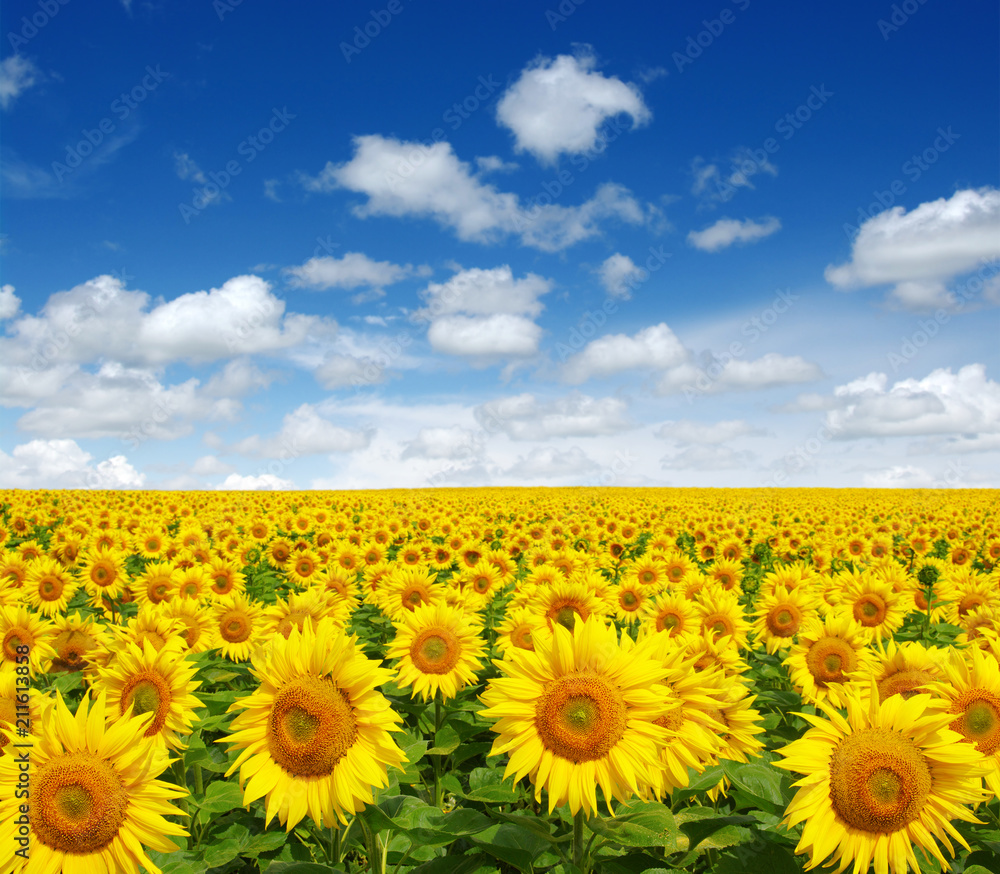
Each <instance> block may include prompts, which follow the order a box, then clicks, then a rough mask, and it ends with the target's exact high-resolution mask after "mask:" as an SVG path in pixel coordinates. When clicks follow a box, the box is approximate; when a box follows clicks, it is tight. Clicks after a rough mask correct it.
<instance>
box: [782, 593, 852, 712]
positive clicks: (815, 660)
mask: <svg viewBox="0 0 1000 874" xmlns="http://www.w3.org/2000/svg"><path fill="white" fill-rule="evenodd" d="M871 661H872V654H871V652H870V651H869V650H868V647H867V646H865V638H864V633H863V631H862V628H861V626H860V625H859V624H858V623H857V622H855V621H854V619H853V618H852V617H851V615H850V613H841V614H839V615H833V616H828V617H827V618H826V619H825V620H824V621H823V622H820V621H819V620H818V619H814V620H812V621H811V622H809V623H808V624H807V625H806V626H805V627H804V628H803V629H802V630H801V631H800V632H799V639H798V641H797V642H796V643H794V644H792V648H791V650H790V651H789V654H788V657H787V658H786V659H785V660H784V662H783V664H784V665H785V668H786V669H787V670H788V673H789V676H790V678H791V681H792V684H793V685H794V686H795V688H796V689H797V690H798V692H799V694H800V695H802V697H803V698H804V699H805V700H806V701H809V702H811V703H813V704H816V703H818V702H820V701H825V700H826V699H827V698H829V699H830V700H831V701H832V702H833V704H835V705H839V704H840V702H841V701H842V699H843V690H844V687H845V685H846V684H848V683H850V682H851V675H852V674H854V672H855V671H858V670H866V669H868V668H869V667H870V665H871Z"/></svg>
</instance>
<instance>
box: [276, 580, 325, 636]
mask: <svg viewBox="0 0 1000 874" xmlns="http://www.w3.org/2000/svg"><path fill="white" fill-rule="evenodd" d="M335 597H336V593H335V592H328V591H326V590H324V589H318V588H313V589H306V590H305V591H304V592H289V593H288V599H287V600H285V599H284V598H279V599H278V600H277V602H275V603H274V604H273V605H272V606H270V607H268V608H267V609H266V610H265V611H264V623H263V625H262V626H261V636H262V637H264V638H265V639H267V638H270V637H271V636H272V635H275V634H280V635H281V636H282V637H288V635H289V634H291V632H292V629H293V628H297V629H298V630H299V631H301V630H302V627H303V625H304V624H305V621H306V618H307V617H308V618H309V619H311V620H312V621H313V622H314V623H316V622H319V621H320V620H321V619H324V618H327V617H329V618H331V619H333V618H334V617H333V615H332V613H333V608H332V599H333V598H335ZM338 613H341V611H338ZM344 618H345V617H344V616H343V615H338V616H337V622H336V623H335V624H336V625H338V626H339V627H340V628H343V627H344V622H343V619H344Z"/></svg>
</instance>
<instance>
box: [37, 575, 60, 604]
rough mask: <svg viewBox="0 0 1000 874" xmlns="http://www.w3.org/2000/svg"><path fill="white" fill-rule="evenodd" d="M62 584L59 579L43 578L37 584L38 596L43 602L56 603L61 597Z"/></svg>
mask: <svg viewBox="0 0 1000 874" xmlns="http://www.w3.org/2000/svg"><path fill="white" fill-rule="evenodd" d="M63 588H64V586H63V582H62V580H60V579H59V577H55V576H51V577H43V578H42V581H41V582H40V583H39V584H38V594H39V595H41V596H42V599H43V600H45V601H58V600H59V599H60V598H61V597H62V593H63Z"/></svg>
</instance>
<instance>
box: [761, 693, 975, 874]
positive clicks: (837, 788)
mask: <svg viewBox="0 0 1000 874" xmlns="http://www.w3.org/2000/svg"><path fill="white" fill-rule="evenodd" d="M844 704H845V706H846V709H847V717H846V719H845V718H844V717H843V716H841V715H840V713H838V712H837V711H836V710H835V709H834V708H833V707H832V706H829V705H828V704H827V703H826V702H820V703H819V704H818V707H819V708H820V709H821V710H822V711H823V713H824V714H826V717H827V718H826V719H823V718H822V717H821V716H813V715H811V714H806V713H802V714H799V715H800V716H801V717H802V718H803V719H805V720H806V721H808V722H809V723H810V724H811V725H812V726H813V727H812V728H810V729H808V730H807V731H806V733H805V734H804V735H803V736H802V737H801V738H799V739H798V740H796V741H792V743H790V744H788V745H787V746H785V747H782V748H781V749H779V750H778V753H779V754H780V755H781V756H783V759H781V760H778V761H775V762H774V764H775V765H776V766H777V767H779V768H784V769H785V770H788V771H796V772H798V773H800V774H805V775H806V776H804V777H803V778H802V779H801V780H798V781H797V782H796V783H794V784H792V785H793V786H797V787H799V791H798V792H797V793H796V795H795V797H794V798H793V799H792V800H791V802H790V803H789V805H788V807H787V808H786V810H785V820H784V823H785V825H786V827H788V828H792V827H794V826H796V825H798V824H799V823H801V822H804V823H805V826H804V827H803V830H802V837H801V838H800V839H799V843H798V846H797V847H796V849H795V851H796V853H808V854H809V863H808V865H807V867H808V868H814V867H816V866H817V865H820V864H822V863H823V862H824V860H828V857H831V856H832V858H831V859H829V860H828V861H827V864H829V865H837V866H838V867H837V871H838V872H839V871H843V870H844V869H845V868H847V867H848V866H849V865H851V864H852V863H853V865H854V870H855V871H856V872H861V871H867V870H868V869H869V866H870V865H871V864H872V862H874V865H875V871H876V872H877V874H887V872H891V874H906V872H907V870H908V867H907V866H909V867H910V868H912V870H914V871H920V870H925V869H924V868H923V867H922V866H921V865H920V863H919V860H918V858H917V856H916V854H915V853H914V851H913V845H914V843H915V844H917V846H919V847H920V848H921V850H922V851H923V852H924V853H925V854H926V855H928V856H930V855H933V856H934V857H935V858H936V859H937V860H938V861H939V862H940V863H941V867H942V868H947V867H949V865H948V862H947V861H946V860H945V857H944V855H943V854H942V852H941V849H940V848H939V847H938V844H937V841H936V840H935V838H936V839H937V840H939V841H941V842H942V843H943V844H944V845H945V847H947V849H948V852H949V854H951V855H954V847H953V846H952V843H951V840H950V838H954V839H955V840H957V841H958V842H959V843H960V844H961V845H962V846H964V847H965V848H966V849H969V846H968V844H967V843H966V842H965V839H964V838H963V837H962V836H961V835H960V834H959V833H958V832H957V831H956V830H955V827H954V826H953V825H952V822H953V821H954V820H963V821H965V822H976V821H977V820H976V819H975V817H974V816H973V815H972V813H971V811H970V810H968V809H967V808H966V807H965V806H964V805H967V804H976V803H978V802H980V801H981V800H982V799H983V791H982V786H981V784H980V776H981V775H982V774H983V773H984V772H985V770H986V766H985V765H984V763H983V761H982V756H981V755H980V753H978V752H977V751H976V750H975V749H973V748H972V746H970V745H969V744H966V743H963V741H962V736H961V735H960V734H959V733H958V732H956V731H953V730H952V729H950V728H949V727H948V725H949V723H950V722H951V721H952V720H953V719H954V717H953V716H952V715H951V714H948V713H946V712H944V709H945V706H946V705H944V704H943V703H942V702H938V701H935V700H934V699H932V698H931V697H930V696H929V695H925V694H921V695H915V696H913V697H912V698H909V699H904V698H903V697H901V696H899V695H893V696H891V697H890V698H887V699H886V700H885V701H884V702H882V703H881V704H880V703H879V700H878V693H877V691H875V690H874V689H873V690H871V694H870V695H869V696H868V699H867V703H866V702H865V701H864V700H863V699H862V698H861V695H860V693H859V692H858V691H857V690H854V689H850V690H847V691H846V692H845V694H844Z"/></svg>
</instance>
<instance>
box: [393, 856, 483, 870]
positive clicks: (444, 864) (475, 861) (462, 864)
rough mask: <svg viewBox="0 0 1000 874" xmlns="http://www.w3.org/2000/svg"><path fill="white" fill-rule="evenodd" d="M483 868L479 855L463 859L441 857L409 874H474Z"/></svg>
mask: <svg viewBox="0 0 1000 874" xmlns="http://www.w3.org/2000/svg"><path fill="white" fill-rule="evenodd" d="M482 867H483V859H482V856H479V855H473V856H462V857H461V858H456V857H455V856H439V857H438V858H437V859H431V861H430V862H424V864H423V865H417V867H416V868H411V869H410V872H409V874H473V872H475V871H478V870H479V869H480V868H482Z"/></svg>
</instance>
